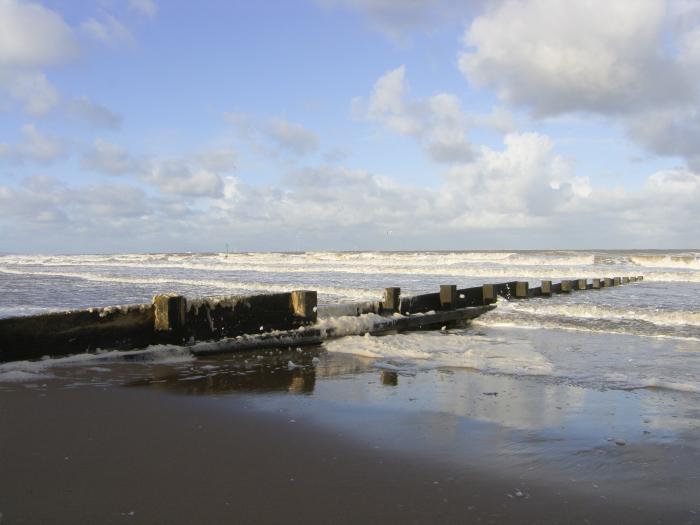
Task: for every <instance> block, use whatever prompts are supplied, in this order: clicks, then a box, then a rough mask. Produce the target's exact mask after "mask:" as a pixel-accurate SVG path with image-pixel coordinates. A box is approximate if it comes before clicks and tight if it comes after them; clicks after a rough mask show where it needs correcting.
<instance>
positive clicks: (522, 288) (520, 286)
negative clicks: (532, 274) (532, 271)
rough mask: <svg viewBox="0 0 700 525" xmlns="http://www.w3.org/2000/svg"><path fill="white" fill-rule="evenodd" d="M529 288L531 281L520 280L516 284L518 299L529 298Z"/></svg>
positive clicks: (516, 296)
mask: <svg viewBox="0 0 700 525" xmlns="http://www.w3.org/2000/svg"><path fill="white" fill-rule="evenodd" d="M528 288H529V283H528V282H527V281H518V282H517V283H516V284H515V298H516V299H527V290H528Z"/></svg>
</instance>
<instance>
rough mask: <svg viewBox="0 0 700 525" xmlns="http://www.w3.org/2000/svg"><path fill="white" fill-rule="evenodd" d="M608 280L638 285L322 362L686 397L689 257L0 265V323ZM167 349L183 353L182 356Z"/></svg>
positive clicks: (694, 364)
mask: <svg viewBox="0 0 700 525" xmlns="http://www.w3.org/2000/svg"><path fill="white" fill-rule="evenodd" d="M615 276H643V277H644V279H643V281H641V282H636V283H630V284H629V285H625V286H619V287H614V288H607V289H602V290H589V291H586V292H576V293H572V294H566V295H557V296H553V297H551V298H534V299H530V300H523V301H507V300H505V299H499V302H498V306H497V308H496V309H495V310H493V311H491V312H489V313H487V314H485V315H483V316H482V317H480V318H478V319H476V320H474V321H473V322H472V323H471V324H470V325H469V326H467V327H462V328H455V329H447V330H440V331H433V332H414V333H408V334H398V335H388V336H383V337H363V336H349V337H345V338H341V339H337V340H333V341H328V342H327V343H325V344H324V349H323V351H324V352H327V353H328V354H344V355H353V356H359V357H362V358H364V359H366V360H369V361H370V362H371V364H372V366H374V367H376V368H377V369H378V370H387V371H392V372H396V373H399V374H414V375H415V374H418V373H420V372H421V371H425V370H436V369H437V370H457V369H468V370H470V371H472V372H476V373H478V374H483V375H491V376H493V375H497V376H509V377H511V378H524V377H527V378H528V380H533V381H536V382H542V383H547V384H565V385H572V386H575V387H582V388H585V389H595V390H629V391H632V390H636V389H654V390H665V391H670V392H676V393H677V394H678V395H686V394H690V395H692V397H693V398H694V399H697V396H696V395H697V394H698V393H700V250H635V251H609V250H587V251H561V250H557V251H413V252H411V251H406V252H302V253H287V252H282V253H267V252H266V253H254V252H252V253H152V254H103V255H2V256H0V317H9V316H21V315H33V314H38V313H42V312H49V311H60V310H67V309H78V308H87V307H100V306H110V305H122V304H135V303H144V302H150V301H151V299H152V297H153V296H154V295H155V294H159V293H165V292H177V293H180V294H184V295H185V296H187V297H190V298H194V297H205V296H221V295H239V294H243V295H248V294H262V293H274V292H282V291H289V290H294V289H311V290H317V291H318V297H319V303H320V304H321V305H326V304H336V303H347V302H355V301H368V300H379V299H380V298H381V297H382V293H383V289H384V288H385V287H389V286H398V287H400V288H401V291H402V295H411V294H420V293H427V292H433V291H437V290H438V287H439V285H441V284H456V285H458V286H459V287H469V286H479V285H481V284H484V283H497V282H504V281H512V280H524V281H529V283H530V285H531V286H538V285H539V283H540V281H541V280H543V279H552V280H559V279H570V278H587V279H591V278H602V277H615ZM103 351H109V349H103ZM170 351H171V352H175V353H176V354H177V356H178V358H182V356H183V355H186V354H187V349H186V348H179V349H176V350H173V349H170ZM153 352H154V353H157V352H160V353H162V352H163V349H162V348H158V349H153ZM112 354H114V353H112ZM112 354H110V355H112ZM63 359H66V358H63ZM85 359H86V362H90V357H89V356H86V357H85ZM78 361H79V359H78ZM60 362H61V359H55V360H50V359H49V360H43V361H42V365H41V370H40V369H39V368H38V367H33V365H32V364H31V363H25V364H24V365H22V366H20V365H18V364H12V363H9V364H8V363H6V364H0V383H2V382H3V381H5V382H11V381H25V380H33V379H35V378H36V377H37V374H38V373H39V372H40V371H42V370H43V371H45V369H46V368H47V367H50V365H51V364H52V363H57V364H58V363H60ZM70 362H71V363H75V362H76V359H75V358H73V359H71V360H70Z"/></svg>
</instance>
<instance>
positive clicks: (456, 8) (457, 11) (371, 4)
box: [316, 0, 482, 41]
mask: <svg viewBox="0 0 700 525" xmlns="http://www.w3.org/2000/svg"><path fill="white" fill-rule="evenodd" d="M316 2H317V3H318V4H319V5H321V6H323V7H326V8H336V9H337V8H344V9H350V10H354V11H359V12H360V13H362V14H363V15H364V16H365V17H366V18H367V19H368V21H369V22H370V24H371V25H372V26H373V27H375V28H376V29H378V30H379V31H381V32H383V33H384V34H386V35H387V36H388V37H390V38H391V39H393V40H397V41H402V40H405V39H406V37H407V35H408V34H409V33H411V32H412V31H416V30H419V31H424V32H430V31H432V30H434V29H436V28H439V27H441V26H445V25H457V24H460V23H462V22H464V21H465V20H466V18H467V17H468V16H469V15H470V13H471V12H472V10H473V9H474V8H475V7H477V6H479V5H480V4H481V3H482V1H481V0H470V1H467V2H465V1H464V0H400V1H398V0H316Z"/></svg>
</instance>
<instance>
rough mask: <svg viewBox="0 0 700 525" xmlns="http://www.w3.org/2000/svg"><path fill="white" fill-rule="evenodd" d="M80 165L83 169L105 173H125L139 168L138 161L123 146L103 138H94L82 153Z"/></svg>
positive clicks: (136, 170) (134, 171)
mask: <svg viewBox="0 0 700 525" xmlns="http://www.w3.org/2000/svg"><path fill="white" fill-rule="evenodd" d="M81 165H82V167H83V168H85V169H88V170H91V171H95V172H98V173H104V174H106V175H126V174H128V173H136V172H138V171H139V170H140V169H141V168H140V165H139V161H138V160H137V159H135V158H133V157H132V156H131V155H130V154H129V152H128V151H127V150H126V149H125V148H122V147H120V146H117V145H115V144H110V143H109V142H107V141H105V140H103V139H96V140H95V142H94V143H93V144H92V146H90V148H89V149H88V150H87V151H86V152H85V154H84V155H83V158H82V161H81Z"/></svg>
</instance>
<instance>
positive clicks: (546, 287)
mask: <svg viewBox="0 0 700 525" xmlns="http://www.w3.org/2000/svg"><path fill="white" fill-rule="evenodd" d="M540 289H541V290H542V295H552V281H542V285H541V286H540Z"/></svg>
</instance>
